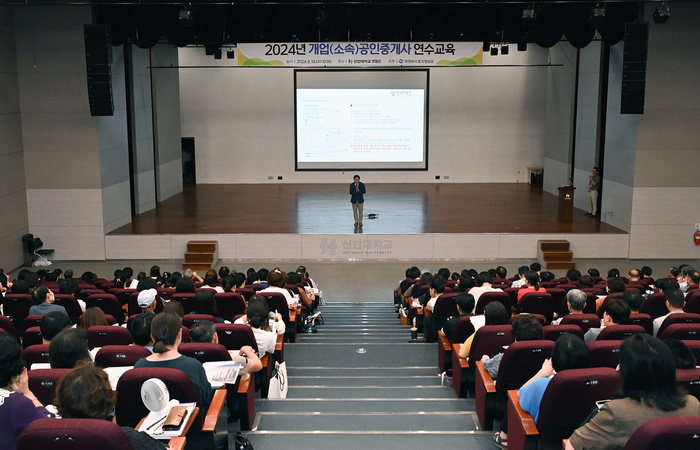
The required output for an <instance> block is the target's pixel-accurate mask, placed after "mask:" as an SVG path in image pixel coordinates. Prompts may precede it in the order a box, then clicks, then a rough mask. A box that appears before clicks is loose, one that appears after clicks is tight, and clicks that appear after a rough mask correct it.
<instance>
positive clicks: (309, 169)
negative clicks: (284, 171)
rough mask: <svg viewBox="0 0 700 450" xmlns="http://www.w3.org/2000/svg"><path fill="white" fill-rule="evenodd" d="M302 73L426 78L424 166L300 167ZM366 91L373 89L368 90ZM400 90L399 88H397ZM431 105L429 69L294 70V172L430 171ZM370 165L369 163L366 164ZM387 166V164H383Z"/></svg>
mask: <svg viewBox="0 0 700 450" xmlns="http://www.w3.org/2000/svg"><path fill="white" fill-rule="evenodd" d="M302 72H322V73H337V72H355V73H358V72H365V73H372V74H377V73H378V72H395V73H398V72H404V73H405V72H416V73H420V74H422V75H424V76H425V84H424V90H425V92H424V107H423V152H424V155H423V156H424V158H423V165H422V166H421V167H377V168H372V167H355V166H351V165H347V166H343V167H301V168H300V167H299V153H298V152H299V147H298V129H297V124H298V117H297V89H299V88H298V85H297V77H298V74H299V73H302ZM366 89H372V88H371V87H370V88H366ZM397 89H398V88H397ZM429 103H430V70H429V69H428V68H378V69H371V68H365V67H363V68H357V69H348V68H342V69H332V68H313V69H294V171H295V172H345V171H363V172H364V171H375V172H376V171H411V172H415V171H422V172H425V171H427V170H428V162H429V154H430V152H429V148H428V142H429V139H428V134H429V129H430V127H429V117H430V111H429ZM364 164H368V163H364ZM383 164H386V163H383Z"/></svg>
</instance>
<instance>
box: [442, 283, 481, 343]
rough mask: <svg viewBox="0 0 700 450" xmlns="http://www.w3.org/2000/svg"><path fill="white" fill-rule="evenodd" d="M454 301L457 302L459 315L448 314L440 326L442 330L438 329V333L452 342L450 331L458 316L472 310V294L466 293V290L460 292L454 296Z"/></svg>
mask: <svg viewBox="0 0 700 450" xmlns="http://www.w3.org/2000/svg"><path fill="white" fill-rule="evenodd" d="M455 303H456V304H457V311H458V312H459V316H450V317H449V318H448V319H447V322H445V325H444V326H443V327H442V330H440V333H441V334H442V335H443V336H445V337H446V338H447V339H449V340H450V342H452V338H451V336H452V331H453V330H454V328H455V325H456V324H457V321H458V320H459V318H460V317H464V316H466V315H468V314H470V312H471V311H473V310H474V296H472V295H471V294H467V293H466V292H462V293H460V294H458V295H457V297H455Z"/></svg>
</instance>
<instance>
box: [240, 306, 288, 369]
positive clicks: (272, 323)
mask: <svg viewBox="0 0 700 450" xmlns="http://www.w3.org/2000/svg"><path fill="white" fill-rule="evenodd" d="M234 323H238V324H246V325H248V326H249V327H250V328H252V329H253V334H254V335H255V342H257V344H258V353H259V354H260V356H264V355H265V354H266V353H270V354H272V353H274V352H275V344H276V343H277V335H278V334H284V332H285V329H286V328H285V325H284V321H283V320H282V315H281V314H279V313H277V314H275V318H274V319H271V318H270V308H269V307H268V306H267V302H266V301H265V299H264V298H263V297H261V296H260V295H258V294H255V295H253V296H252V297H250V300H248V307H247V308H246V311H245V314H244V315H243V316H241V317H239V318H238V319H237V320H236V321H235V322H234Z"/></svg>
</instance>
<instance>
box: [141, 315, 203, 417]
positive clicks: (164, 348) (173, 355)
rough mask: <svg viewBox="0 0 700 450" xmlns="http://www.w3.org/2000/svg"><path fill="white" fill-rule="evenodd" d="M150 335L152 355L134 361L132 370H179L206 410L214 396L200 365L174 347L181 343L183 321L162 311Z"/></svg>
mask: <svg viewBox="0 0 700 450" xmlns="http://www.w3.org/2000/svg"><path fill="white" fill-rule="evenodd" d="M151 336H152V337H153V340H154V342H155V344H154V345H153V354H152V355H150V356H147V357H145V358H141V359H139V360H138V361H136V364H134V367H161V368H166V369H179V370H182V371H183V372H185V374H187V376H188V377H189V378H190V379H191V380H192V382H193V383H194V386H195V388H196V390H197V393H198V394H199V398H200V399H201V400H202V407H203V408H204V411H207V410H208V409H209V404H210V403H211V399H212V397H213V392H212V390H211V384H209V381H207V376H206V374H205V373H204V368H203V367H202V364H201V363H200V362H199V361H197V360H196V359H194V358H190V357H187V356H184V355H181V354H180V352H178V351H177V348H178V347H179V346H180V343H181V342H182V320H181V319H180V318H179V317H178V316H177V314H175V313H173V312H169V311H168V312H162V313H160V314H158V315H156V316H155V317H154V318H153V321H152V322H151Z"/></svg>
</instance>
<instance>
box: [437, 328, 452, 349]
mask: <svg viewBox="0 0 700 450" xmlns="http://www.w3.org/2000/svg"><path fill="white" fill-rule="evenodd" d="M438 336H439V337H440V342H442V348H443V351H445V352H450V351H452V344H450V340H449V339H447V337H446V336H445V335H444V334H442V333H440V332H438Z"/></svg>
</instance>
